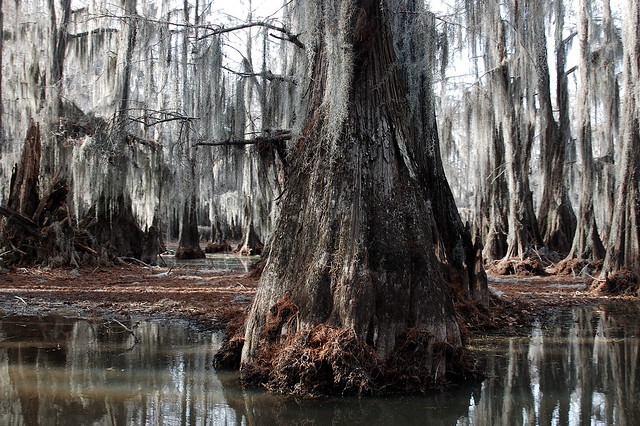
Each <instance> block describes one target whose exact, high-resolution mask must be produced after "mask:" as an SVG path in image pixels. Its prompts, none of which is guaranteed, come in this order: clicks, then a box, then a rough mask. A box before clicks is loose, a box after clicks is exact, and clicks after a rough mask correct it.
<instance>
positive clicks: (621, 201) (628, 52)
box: [603, 0, 640, 275]
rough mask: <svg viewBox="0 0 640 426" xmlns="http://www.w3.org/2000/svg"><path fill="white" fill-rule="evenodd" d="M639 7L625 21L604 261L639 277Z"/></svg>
mask: <svg viewBox="0 0 640 426" xmlns="http://www.w3.org/2000/svg"><path fill="white" fill-rule="evenodd" d="M639 15H640V4H639V2H638V0H627V9H626V14H625V20H624V37H623V41H624V69H623V70H624V75H625V78H626V82H625V98H624V110H623V120H624V121H623V130H622V133H623V141H624V142H623V143H624V145H623V149H622V152H621V153H620V165H619V170H620V172H619V175H618V179H617V181H618V190H617V191H616V195H615V209H614V214H613V218H612V224H611V232H610V235H609V249H608V251H607V256H606V258H605V261H604V266H603V271H604V272H605V273H611V272H615V271H617V270H620V269H628V270H630V271H632V272H634V273H635V274H637V275H640V171H639V170H638V168H639V167H640V16H639Z"/></svg>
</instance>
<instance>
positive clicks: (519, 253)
mask: <svg viewBox="0 0 640 426" xmlns="http://www.w3.org/2000/svg"><path fill="white" fill-rule="evenodd" d="M485 13H486V14H487V15H486V17H487V20H488V24H487V29H488V33H487V34H486V35H485V36H486V37H487V40H486V42H487V53H486V54H487V56H488V58H489V59H488V61H489V62H488V63H489V64H490V66H491V67H493V68H492V69H491V71H490V77H489V82H490V84H489V89H490V90H491V94H490V96H492V101H493V109H494V115H495V119H496V126H497V132H496V133H497V135H496V136H497V137H498V139H499V140H501V141H502V142H503V144H504V155H505V157H504V160H505V163H504V168H505V176H506V180H507V189H508V199H509V206H508V217H507V225H508V231H507V254H506V256H505V258H510V257H520V258H521V259H522V258H524V256H525V255H526V251H527V249H528V248H529V247H530V246H531V245H541V243H542V241H541V237H540V232H539V231H538V224H537V220H536V218H535V214H534V212H533V203H532V200H531V191H530V189H529V185H528V168H529V166H528V162H529V155H530V151H531V141H532V139H531V129H530V128H526V129H524V130H523V131H522V132H521V131H519V128H518V127H519V126H526V125H527V124H526V123H520V121H523V120H525V115H524V114H518V113H517V111H516V108H520V107H519V106H517V105H516V103H520V102H522V101H521V99H520V98H521V97H524V96H525V95H524V93H523V91H522V90H519V89H520V87H518V86H517V85H515V84H514V83H513V80H515V78H513V76H512V75H511V71H510V67H509V64H510V62H509V59H508V57H507V39H506V34H505V25H506V23H505V22H503V20H502V19H501V17H500V5H499V2H494V1H490V2H487V5H486V6H485ZM516 18H517V17H516Z"/></svg>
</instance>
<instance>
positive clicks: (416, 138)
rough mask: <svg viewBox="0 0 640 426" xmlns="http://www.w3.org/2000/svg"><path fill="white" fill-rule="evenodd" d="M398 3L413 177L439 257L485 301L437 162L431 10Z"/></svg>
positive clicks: (408, 0)
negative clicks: (429, 219)
mask: <svg viewBox="0 0 640 426" xmlns="http://www.w3.org/2000/svg"><path fill="white" fill-rule="evenodd" d="M398 5H399V6H400V8H401V9H402V10H404V11H405V13H401V14H395V15H394V19H393V21H392V23H393V29H394V31H393V33H394V35H395V36H396V37H395V38H396V43H395V45H396V49H397V52H398V62H399V63H400V66H401V73H400V74H401V76H402V78H401V79H400V80H401V82H402V83H403V88H404V91H405V93H406V96H407V98H408V100H409V110H410V119H409V120H408V123H409V132H410V135H411V137H410V138H409V142H408V143H409V144H411V146H410V149H411V150H412V151H413V153H414V158H415V160H416V167H417V174H418V180H419V181H420V183H421V186H422V187H423V188H424V190H425V193H426V197H427V198H428V199H429V200H430V201H431V203H432V208H431V210H432V213H433V216H434V220H435V223H436V228H434V234H436V235H437V237H438V239H439V243H440V244H441V246H442V248H443V250H441V252H442V253H441V256H440V257H441V260H442V261H443V262H446V263H448V264H449V265H451V266H452V267H453V269H454V270H455V271H456V272H457V273H458V274H459V276H460V278H459V279H460V281H461V282H460V284H461V287H462V289H463V290H464V291H465V292H466V293H467V295H468V296H469V297H471V298H474V299H477V300H486V298H487V279H486V274H485V273H484V269H483V268H482V267H479V268H477V267H476V266H477V265H476V262H477V261H478V260H477V259H476V250H475V248H474V245H473V241H472V240H471V232H470V230H469V229H468V228H467V227H465V225H464V224H463V223H462V219H461V218H460V214H459V212H458V208H457V206H456V203H455V199H454V198H453V193H452V192H451V188H450V187H449V183H448V182H447V179H446V175H445V171H444V167H443V164H442V156H441V150H440V140H439V136H438V127H437V122H436V114H435V97H434V95H433V89H432V86H433V78H432V75H433V69H434V67H435V50H434V49H433V45H434V43H435V42H436V34H435V23H434V15H432V14H431V13H428V12H427V11H426V10H424V6H422V5H421V4H420V3H419V2H415V1H413V0H401V1H399V2H398ZM439 251H440V250H439ZM479 261H480V262H482V259H481V258H480V259H479ZM480 266H482V265H480Z"/></svg>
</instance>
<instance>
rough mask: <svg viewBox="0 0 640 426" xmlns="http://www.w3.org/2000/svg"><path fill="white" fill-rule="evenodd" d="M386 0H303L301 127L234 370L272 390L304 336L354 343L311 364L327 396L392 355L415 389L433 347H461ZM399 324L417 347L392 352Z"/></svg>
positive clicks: (295, 379)
mask: <svg viewBox="0 0 640 426" xmlns="http://www.w3.org/2000/svg"><path fill="white" fill-rule="evenodd" d="M390 3H393V2H391V1H390V2H379V1H376V0H353V1H338V0H333V1H329V2H326V1H324V2H319V1H310V2H307V4H306V6H307V9H305V10H306V12H305V13H310V14H312V15H314V16H315V20H314V21H313V22H314V24H315V25H317V27H316V28H313V30H312V31H311V33H312V34H315V35H316V37H317V39H315V40H312V41H311V42H309V43H305V45H308V46H309V45H311V46H315V51H313V52H312V54H313V64H312V67H313V71H312V72H313V74H312V83H311V88H310V99H309V108H308V112H307V116H306V124H305V125H304V126H303V128H304V129H305V131H304V132H303V135H302V137H301V138H299V140H298V141H297V145H296V147H294V148H293V151H294V152H296V155H295V157H294V158H293V159H292V164H291V175H290V178H289V181H288V182H289V183H288V185H289V186H288V188H287V190H286V192H285V195H284V197H283V200H282V210H281V212H282V213H281V215H280V216H279V218H278V221H277V224H276V229H275V231H274V234H273V236H272V245H271V254H270V259H269V262H268V264H267V266H266V269H265V272H264V273H263V275H262V278H261V281H260V285H259V289H258V292H257V295H256V297H255V300H254V303H253V305H252V307H251V311H250V313H249V317H248V320H247V324H246V332H245V343H244V347H243V349H242V366H243V367H242V371H243V372H244V373H245V376H246V375H247V374H248V373H250V372H251V371H252V370H254V369H256V368H257V369H260V370H263V371H266V373H264V374H263V376H264V377H265V380H266V381H267V382H268V383H270V384H271V385H272V387H281V388H285V389H286V390H288V391H292V390H293V389H299V388H300V387H303V388H304V386H305V385H308V384H309V383H308V382H305V378H309V377H310V376H313V374H311V373H310V370H308V369H307V370H305V366H304V365H300V370H297V371H295V370H296V369H295V365H293V364H292V359H289V358H287V356H286V355H287V354H291V353H294V352H295V353H297V352H296V350H297V349H296V348H300V347H302V348H305V347H307V348H310V350H311V347H310V346H309V345H313V343H312V342H310V340H309V338H312V340H313V339H320V340H322V335H329V336H335V337H336V338H337V341H344V340H343V338H344V339H346V338H345V337H344V336H345V334H346V335H348V336H351V337H350V338H349V339H348V340H349V342H351V343H353V344H354V346H353V349H354V352H357V354H354V355H355V356H356V358H357V359H354V360H352V362H347V363H346V365H345V364H340V365H337V364H335V363H334V364H331V365H332V366H331V367H329V368H328V369H326V361H327V360H325V363H322V362H320V361H321V360H318V359H316V360H315V361H317V362H320V364H316V366H317V367H318V368H320V370H322V374H319V375H318V376H315V377H311V379H310V380H311V381H312V382H318V381H319V382H322V384H323V385H325V386H327V387H328V389H329V390H330V391H334V392H335V391H337V392H345V391H346V392H349V391H360V392H362V391H366V390H367V389H368V390H371V388H372V387H375V386H376V385H380V384H379V383H376V379H375V378H374V377H375V375H374V373H375V372H376V371H377V372H379V371H380V370H379V368H380V367H381V366H383V370H384V366H388V365H390V364H393V361H394V360H396V361H398V360H399V359H404V358H402V357H403V356H409V357H411V356H413V357H414V358H411V359H410V361H409V358H407V362H406V363H402V364H403V365H399V366H398V368H399V370H401V369H402V368H404V367H406V366H408V365H411V368H416V369H417V370H416V371H420V373H419V377H420V380H419V382H420V384H422V385H424V384H425V383H427V384H434V383H436V382H437V381H438V380H440V379H442V378H443V377H444V376H445V373H446V369H447V368H445V365H446V364H447V360H448V359H447V358H449V357H448V356H447V355H445V353H449V352H446V351H441V350H439V349H437V348H439V347H441V345H445V346H446V347H452V348H457V347H459V346H460V344H461V343H460V342H461V340H460V331H459V328H458V325H457V323H456V319H455V311H454V308H453V305H452V302H451V300H450V298H449V296H448V295H447V292H446V284H445V283H444V281H443V279H442V278H441V275H440V272H439V265H438V262H437V260H436V257H435V254H434V245H435V244H436V243H437V241H436V240H435V235H434V234H433V232H432V229H433V227H434V225H435V222H434V220H433V213H432V212H431V211H430V209H429V207H428V202H427V201H428V200H427V199H426V198H425V195H424V191H423V189H422V188H421V187H420V182H419V181H418V179H417V175H416V170H417V167H416V165H415V163H414V161H413V160H412V157H413V154H414V153H413V152H412V151H411V148H412V147H413V146H414V143H413V142H411V141H410V136H409V132H408V128H407V124H408V123H407V106H406V104H405V95H404V91H403V88H402V85H401V83H400V82H399V80H398V70H397V68H395V67H394V66H393V65H394V63H395V61H396V58H395V54H394V49H393V40H392V34H391V33H390V30H389V25H388V17H387V15H386V13H387V12H386V10H387V6H389V5H390ZM299 7H300V6H299ZM285 308H286V309H285ZM323 330H324V331H323ZM327 330H328V331H327ZM411 330H417V331H418V332H417V334H418V335H420V336H422V337H421V338H423V339H424V340H423V341H424V342H425V345H424V346H423V349H424V351H420V350H416V351H415V352H413V355H410V354H408V353H406V352H403V348H404V349H406V348H407V346H406V345H404V344H403V343H406V342H407V341H408V340H409V339H408V337H407V336H409V335H411V334H410V331H411ZM322 344H325V345H327V346H326V347H330V346H331V344H330V342H327V341H324V343H322ZM331 347H333V346H331ZM356 349H357V350H356ZM338 352H340V353H342V352H341V351H340V350H338ZM278 354H280V355H282V356H278ZM418 354H422V355H424V356H423V357H422V358H419V355H418ZM267 358H269V361H267V362H265V359H267ZM343 358H344V357H343ZM372 359H373V360H372ZM450 360H451V359H449V361H450ZM334 361H335V359H334ZM328 362H329V363H331V360H328ZM372 365H373V367H372ZM305 371H306V372H307V373H310V374H303V373H304V372H305ZM324 373H327V375H326V376H325V375H324ZM398 375H401V374H400V373H398ZM378 376H379V377H382V376H383V375H378ZM283 377H284V379H283ZM280 385H282V386H280Z"/></svg>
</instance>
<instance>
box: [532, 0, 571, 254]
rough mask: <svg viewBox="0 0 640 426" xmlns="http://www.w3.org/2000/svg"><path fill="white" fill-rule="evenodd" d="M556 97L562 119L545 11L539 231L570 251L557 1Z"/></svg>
mask: <svg viewBox="0 0 640 426" xmlns="http://www.w3.org/2000/svg"><path fill="white" fill-rule="evenodd" d="M555 7H556V13H555V19H556V33H555V37H556V40H555V47H556V77H557V82H556V96H557V104H558V109H559V110H560V112H559V122H558V121H556V119H555V117H554V115H553V104H552V102H551V81H550V80H551V79H550V75H549V61H548V58H547V38H546V35H545V25H544V14H543V13H538V14H537V15H536V16H534V19H536V23H535V26H534V30H535V35H534V48H535V61H536V71H537V73H538V97H539V103H540V112H539V114H540V149H541V158H540V165H541V168H542V184H541V187H542V199H541V201H540V209H539V212H538V222H539V224H540V233H541V234H542V238H543V241H544V244H545V245H546V246H547V247H548V248H549V249H550V250H554V251H557V252H559V253H568V252H569V250H570V249H571V243H572V241H573V236H574V234H575V228H576V216H575V214H574V212H573V207H572V206H571V200H570V199H569V194H568V191H567V187H566V183H565V174H564V167H565V160H566V146H567V141H568V138H569V137H570V134H569V132H570V130H569V114H568V99H567V97H568V95H567V93H568V90H567V76H566V72H565V62H566V53H565V46H564V40H563V35H562V29H563V22H564V5H563V4H562V2H558V3H557V4H556V6H555Z"/></svg>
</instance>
